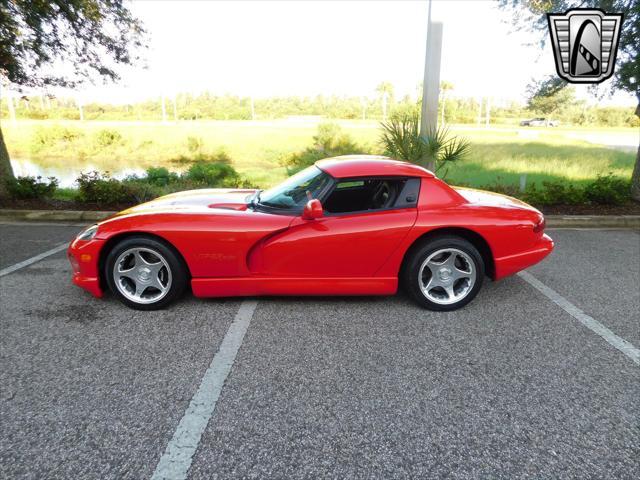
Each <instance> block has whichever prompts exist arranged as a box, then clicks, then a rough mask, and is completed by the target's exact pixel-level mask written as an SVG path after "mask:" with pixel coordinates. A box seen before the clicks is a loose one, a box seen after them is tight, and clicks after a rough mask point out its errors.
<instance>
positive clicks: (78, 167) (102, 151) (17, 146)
mask: <svg viewBox="0 0 640 480" xmlns="http://www.w3.org/2000/svg"><path fill="white" fill-rule="evenodd" d="M337 123H339V124H340V125H341V126H342V127H343V129H344V130H345V131H346V132H347V133H349V134H350V135H351V136H352V137H353V139H354V140H355V141H356V142H357V143H359V144H362V145H366V146H369V147H371V148H372V149H373V150H374V151H375V150H378V149H379V146H378V144H377V140H378V136H379V128H378V123H376V122H363V121H338V122H337ZM316 127H317V122H312V121H309V122H306V121H303V122H300V121H297V122H295V121H287V120H275V121H264V122H250V121H202V122H186V121H185V122H179V123H177V124H173V123H169V124H161V123H157V122H82V123H81V122H77V121H67V122H53V121H19V122H17V123H15V124H12V123H10V122H3V125H2V128H3V133H4V136H5V140H6V142H7V145H8V148H9V152H10V154H11V156H12V158H14V159H16V160H20V161H25V160H26V161H29V162H31V163H32V164H33V165H35V166H36V167H38V168H42V169H46V171H43V173H45V174H53V175H56V176H58V175H60V176H62V175H63V174H66V175H67V176H69V173H70V172H73V173H76V172H80V171H88V170H92V169H97V170H101V171H105V170H106V171H110V172H115V173H117V172H121V171H124V170H131V169H146V168H148V167H150V166H166V167H167V168H169V169H172V170H177V171H179V170H183V169H184V168H186V166H185V165H184V164H182V165H181V164H179V163H173V162H172V160H173V159H176V158H178V157H180V156H186V157H193V156H194V155H195V152H194V148H197V144H199V143H201V146H200V147H199V148H200V149H201V151H202V152H205V153H213V152H217V151H219V150H220V149H224V150H225V151H226V152H227V154H228V155H229V156H230V157H231V158H232V162H233V165H234V167H235V168H236V169H237V170H238V171H239V172H240V173H241V174H242V175H244V176H246V177H247V178H248V179H249V180H251V181H252V182H253V183H255V184H258V185H260V186H262V187H268V186H271V185H273V184H275V183H277V182H279V181H280V180H282V179H283V178H285V177H286V171H285V169H284V167H282V166H280V165H279V160H280V158H282V157H283V156H284V155H286V154H289V153H292V152H295V151H299V150H302V149H304V148H305V147H307V146H309V145H311V143H312V137H313V135H314V134H315V133H316ZM105 131H106V134H105ZM452 131H453V133H456V134H459V135H463V136H465V137H467V138H468V139H469V140H470V141H471V143H472V153H471V155H470V157H469V158H468V159H467V160H466V161H465V162H463V163H460V164H458V165H455V166H453V167H452V168H451V169H450V170H449V171H448V172H447V175H446V180H447V181H449V182H451V183H465V184H469V185H473V186H483V185H487V184H491V183H496V182H497V183H501V184H513V185H516V184H518V182H519V179H520V176H521V175H522V174H527V181H528V182H538V181H543V180H567V181H571V182H575V183H584V182H586V181H588V180H590V179H594V178H595V177H596V176H597V175H598V174H604V173H608V172H613V173H614V174H615V175H618V176H622V177H629V176H630V175H631V171H632V168H633V163H634V161H635V153H633V152H622V151H617V150H614V149H612V148H607V147H602V146H598V145H594V144H591V143H587V142H585V141H584V140H582V138H590V137H593V138H594V139H597V138H598V137H599V136H602V135H614V136H615V135H619V136H626V137H628V136H630V135H634V134H635V135H636V136H637V129H632V128H628V129H625V128H612V129H606V128H600V129H594V128H568V127H561V128H557V129H519V128H517V127H512V126H504V127H500V126H497V127H493V126H492V128H490V129H484V128H479V127H474V126H454V127H452ZM52 132H53V133H52ZM114 132H115V133H116V134H115V135H112V134H113V133H114ZM190 137H191V140H189V139H190ZM193 139H198V141H196V142H194V140H193ZM200 140H201V142H200ZM594 141H595V140H594ZM194 145H196V147H194ZM440 173H441V174H442V173H443V172H440Z"/></svg>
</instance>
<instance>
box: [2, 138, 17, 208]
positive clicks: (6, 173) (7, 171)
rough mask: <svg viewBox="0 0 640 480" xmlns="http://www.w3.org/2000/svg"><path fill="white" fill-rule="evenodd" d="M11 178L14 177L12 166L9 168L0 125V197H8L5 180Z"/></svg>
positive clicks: (7, 154)
mask: <svg viewBox="0 0 640 480" xmlns="http://www.w3.org/2000/svg"><path fill="white" fill-rule="evenodd" d="M12 178H14V176H13V168H11V160H10V159H9V152H8V151H7V146H6V145H5V143H4V136H3V135H2V127H0V198H8V197H9V191H8V188H7V181H8V180H10V179H12Z"/></svg>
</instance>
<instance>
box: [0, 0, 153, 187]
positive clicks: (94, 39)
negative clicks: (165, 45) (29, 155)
mask: <svg viewBox="0 0 640 480" xmlns="http://www.w3.org/2000/svg"><path fill="white" fill-rule="evenodd" d="M144 34H145V31H144V29H143V28H142V24H141V23H140V21H139V20H138V19H136V18H135V17H134V16H133V15H132V14H131V12H130V11H129V9H128V8H127V7H125V6H124V4H123V0H48V1H46V2H36V1H25V0H23V1H16V0H0V77H2V79H3V80H4V82H3V83H5V82H9V83H12V84H14V85H17V86H18V88H20V87H43V86H63V87H73V86H75V85H78V84H80V83H83V82H87V81H93V80H94V79H96V78H103V79H105V80H111V81H113V80H117V79H118V78H119V75H118V72H117V70H116V69H117V67H118V66H119V65H130V64H133V63H134V62H135V61H137V60H138V59H139V57H138V55H137V51H138V49H139V48H140V47H142V40H143V39H144ZM58 63H64V64H65V65H68V66H70V67H71V68H65V69H61V68H54V66H55V67H57V66H58ZM61 71H64V75H60V74H59V72H61ZM0 175H1V177H0V197H6V196H7V181H8V180H10V179H12V178H13V170H12V169H11V162H10V159H9V154H8V152H7V146H6V144H5V142H4V137H3V135H2V131H1V130H0Z"/></svg>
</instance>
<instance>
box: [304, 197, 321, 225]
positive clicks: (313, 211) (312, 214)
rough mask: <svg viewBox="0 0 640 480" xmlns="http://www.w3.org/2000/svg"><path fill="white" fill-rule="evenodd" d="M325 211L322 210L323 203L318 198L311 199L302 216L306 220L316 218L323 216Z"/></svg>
mask: <svg viewBox="0 0 640 480" xmlns="http://www.w3.org/2000/svg"><path fill="white" fill-rule="evenodd" d="M322 215H324V211H323V210H322V203H320V200H318V199H317V198H314V199H313V200H309V201H308V202H307V204H306V205H305V206H304V209H303V210H302V218H303V219H305V220H315V219H316V218H322Z"/></svg>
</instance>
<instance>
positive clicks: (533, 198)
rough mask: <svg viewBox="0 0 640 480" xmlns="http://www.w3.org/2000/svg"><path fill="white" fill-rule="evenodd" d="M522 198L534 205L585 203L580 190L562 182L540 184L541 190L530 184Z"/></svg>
mask: <svg viewBox="0 0 640 480" xmlns="http://www.w3.org/2000/svg"><path fill="white" fill-rule="evenodd" d="M523 198H524V200H525V201H527V202H529V203H532V204H534V205H577V204H579V203H584V201H585V197H584V191H583V190H582V189H581V188H579V187H576V186H574V185H572V184H571V183H567V182H562V181H553V182H542V188H541V189H538V187H537V186H536V184H535V183H532V184H530V185H529V186H528V187H527V189H526V191H525V193H524V195H523Z"/></svg>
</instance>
